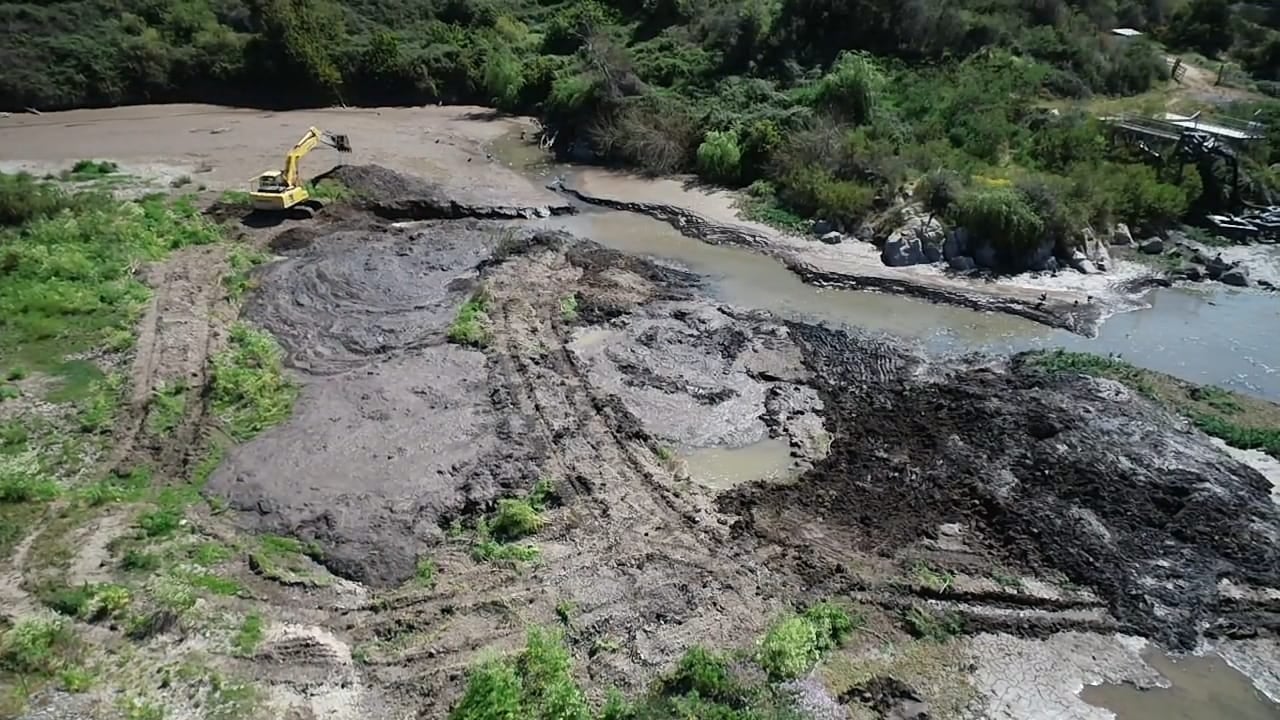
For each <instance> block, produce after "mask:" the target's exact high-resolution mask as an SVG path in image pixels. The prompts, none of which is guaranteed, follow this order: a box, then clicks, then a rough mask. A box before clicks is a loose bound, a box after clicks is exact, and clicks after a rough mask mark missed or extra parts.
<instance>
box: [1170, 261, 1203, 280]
mask: <svg viewBox="0 0 1280 720" xmlns="http://www.w3.org/2000/svg"><path fill="white" fill-rule="evenodd" d="M1173 274H1174V275H1176V276H1177V277H1181V278H1186V279H1187V280H1190V281H1192V282H1200V281H1201V280H1204V276H1205V273H1204V268H1202V267H1200V266H1199V265H1195V264H1192V263H1187V264H1185V265H1183V266H1182V267H1180V268H1178V269H1177V270H1175V271H1174V273H1173Z"/></svg>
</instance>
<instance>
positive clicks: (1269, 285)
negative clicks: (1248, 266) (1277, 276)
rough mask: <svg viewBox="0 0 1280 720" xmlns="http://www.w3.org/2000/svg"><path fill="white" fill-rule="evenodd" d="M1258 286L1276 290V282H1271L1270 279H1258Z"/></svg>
mask: <svg viewBox="0 0 1280 720" xmlns="http://www.w3.org/2000/svg"><path fill="white" fill-rule="evenodd" d="M1258 287H1260V288H1265V289H1267V290H1275V289H1276V286H1275V283H1273V282H1271V281H1270V280H1259V281H1258Z"/></svg>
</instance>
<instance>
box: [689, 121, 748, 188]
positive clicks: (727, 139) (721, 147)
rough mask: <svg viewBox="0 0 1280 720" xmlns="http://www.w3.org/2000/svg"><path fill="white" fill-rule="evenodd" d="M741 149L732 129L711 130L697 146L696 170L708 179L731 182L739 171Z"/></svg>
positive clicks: (734, 180)
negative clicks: (722, 130)
mask: <svg viewBox="0 0 1280 720" xmlns="http://www.w3.org/2000/svg"><path fill="white" fill-rule="evenodd" d="M741 162H742V151H741V150H740V149H739V148H738V135H737V134H736V133H734V132H733V131H732V130H727V131H724V132H717V131H714V130H713V131H711V132H708V133H707V135H706V139H705V140H703V142H702V144H701V145H699V146H698V172H699V173H700V174H701V175H702V176H703V177H705V178H707V179H708V180H714V181H716V182H722V183H729V184H732V183H734V182H736V181H737V179H738V176H739V174H740V172H741Z"/></svg>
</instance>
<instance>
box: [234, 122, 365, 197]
mask: <svg viewBox="0 0 1280 720" xmlns="http://www.w3.org/2000/svg"><path fill="white" fill-rule="evenodd" d="M317 145H328V146H329V147H331V148H333V149H334V150H337V151H338V152H344V153H346V152H351V140H350V139H349V138H348V137H347V136H346V135H336V134H333V133H326V132H323V131H321V130H319V129H317V128H310V129H309V130H307V134H306V135H303V136H302V139H301V140H299V141H298V143H297V144H296V145H294V146H293V149H291V150H290V151H289V152H288V153H287V154H286V155H285V157H284V169H283V170H267V171H266V172H264V173H262V174H261V175H258V177H256V178H254V180H253V182H252V184H251V185H250V188H249V199H250V200H251V201H252V203H253V208H254V209H255V210H265V211H280V210H293V211H297V212H298V213H299V214H301V215H305V216H308V217H309V216H311V215H313V214H314V213H315V211H316V210H318V209H319V208H320V203H319V202H318V201H316V200H313V199H311V194H310V193H308V192H307V189H306V187H304V186H303V183H302V179H301V177H300V174H299V171H298V164H299V162H300V161H301V160H302V158H303V156H304V155H306V154H307V153H309V152H311V151H312V150H314V149H315V148H316V146H317Z"/></svg>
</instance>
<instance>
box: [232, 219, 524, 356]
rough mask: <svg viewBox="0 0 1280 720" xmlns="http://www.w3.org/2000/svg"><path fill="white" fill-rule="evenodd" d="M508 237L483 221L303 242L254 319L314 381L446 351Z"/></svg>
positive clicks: (279, 268)
mask: <svg viewBox="0 0 1280 720" xmlns="http://www.w3.org/2000/svg"><path fill="white" fill-rule="evenodd" d="M286 232H288V231H286ZM503 237H504V230H503V229H502V228H501V227H499V226H496V225H490V224H486V223H483V222H479V221H468V222H462V223H447V224H445V225H432V226H428V227H423V228H415V229H414V230H411V231H410V230H405V229H390V228H389V229H384V230H382V231H381V232H370V231H363V230H362V231H340V232H336V233H333V234H328V235H325V236H324V237H323V242H320V243H317V242H316V239H317V238H316V237H315V236H314V235H311V236H305V235H304V236H300V238H301V239H303V240H305V242H306V243H308V245H304V246H303V247H302V248H301V250H300V252H299V253H298V254H295V255H294V256H293V257H290V258H287V259H285V260H282V261H280V262H277V263H274V264H272V265H270V266H268V267H267V268H265V269H264V270H263V271H262V274H261V276H260V287H261V289H260V290H259V291H258V292H256V293H254V295H253V296H252V297H251V298H250V300H249V303H248V304H247V307H246V312H247V314H248V316H249V317H250V318H252V319H253V320H254V321H256V322H258V323H259V324H261V325H262V326H263V327H265V328H267V329H268V330H270V331H271V332H272V333H273V334H274V335H275V336H276V337H277V338H278V339H279V340H280V342H281V343H282V344H283V345H284V346H285V348H286V349H287V350H288V351H289V362H290V363H291V364H292V365H293V366H294V367H297V368H300V369H303V370H306V371H307V372H310V373H313V374H323V373H335V372H342V371H344V370H347V369H350V368H352V367H355V366H358V365H362V364H365V363H367V362H369V360H370V359H371V358H376V357H379V356H385V355H388V354H392V353H396V352H400V351H403V350H406V349H408V348H414V347H424V346H427V345H433V344H439V343H441V342H443V341H444V333H445V330H446V329H447V328H448V326H449V323H450V322H451V321H452V320H453V316H454V314H455V311H456V308H457V306H458V305H460V304H461V303H462V302H463V301H464V300H465V299H466V296H467V295H468V294H469V292H470V289H471V286H472V283H473V280H474V278H475V267H476V265H477V264H479V263H480V262H481V261H482V260H483V259H484V258H486V257H488V256H489V255H490V254H491V253H492V252H493V250H494V248H495V247H496V246H497V245H498V243H499V242H501V240H502V238H503ZM294 239H295V238H292V237H291V238H290V239H289V242H290V243H293V241H294Z"/></svg>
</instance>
